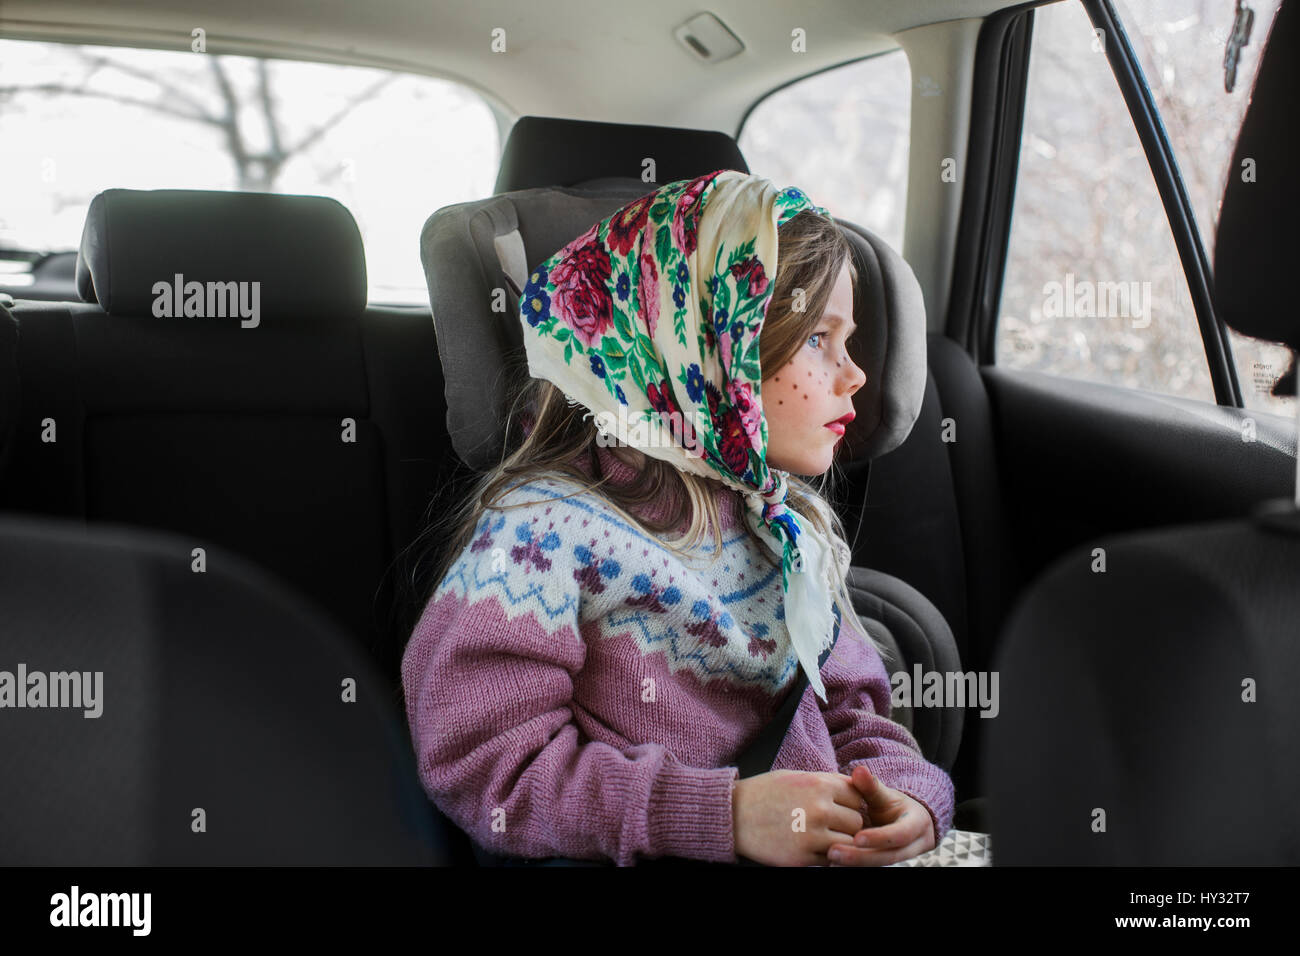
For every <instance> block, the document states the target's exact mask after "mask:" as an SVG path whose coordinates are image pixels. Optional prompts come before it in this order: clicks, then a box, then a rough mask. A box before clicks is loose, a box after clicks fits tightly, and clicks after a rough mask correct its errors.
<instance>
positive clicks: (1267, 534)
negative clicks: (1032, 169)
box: [986, 3, 1300, 866]
mask: <svg viewBox="0 0 1300 956" xmlns="http://www.w3.org/2000/svg"><path fill="white" fill-rule="evenodd" d="M1298 53H1300V8H1297V5H1296V4H1294V3H1291V4H1283V5H1282V7H1281V8H1280V9H1279V11H1278V13H1277V15H1276V18H1275V20H1274V23H1273V27H1272V30H1271V32H1270V36H1269V38H1268V41H1267V46H1266V48H1265V52H1264V54H1263V56H1262V59H1261V62H1260V68H1259V72H1258V74H1257V76H1256V81H1255V88H1254V91H1253V95H1252V97H1251V103H1250V107H1249V109H1248V111H1247V114H1246V118H1245V121H1244V122H1243V125H1242V129H1241V134H1240V136H1239V138H1238V141H1237V145H1236V150H1235V153H1234V156H1233V163H1232V166H1231V167H1230V168H1231V170H1233V171H1234V174H1233V175H1229V177H1228V187H1227V190H1226V193H1225V196H1224V201H1223V206H1222V213H1221V218H1220V226H1219V235H1218V239H1217V242H1216V253H1215V269H1216V276H1215V298H1216V309H1217V311H1218V313H1219V314H1220V315H1221V316H1222V317H1223V318H1224V319H1225V320H1226V321H1227V322H1229V324H1231V325H1233V326H1234V327H1235V328H1237V329H1238V330H1239V331H1241V332H1243V333H1245V334H1247V335H1254V336H1261V337H1267V338H1271V339H1274V340H1277V341H1282V342H1284V343H1286V344H1287V345H1289V346H1290V347H1291V348H1292V349H1295V348H1297V347H1300V321H1297V313H1296V311H1295V309H1294V307H1293V305H1292V302H1291V297H1292V296H1291V292H1292V290H1291V272H1292V263H1293V262H1294V261H1295V256H1296V254H1297V253H1300V248H1298V241H1297V237H1296V235H1295V231H1294V229H1293V228H1292V226H1291V223H1292V222H1294V220H1295V217H1296V215H1297V214H1300V206H1298V205H1297V189H1296V184H1295V182H1294V180H1293V177H1292V176H1291V174H1290V171H1289V170H1290V157H1291V156H1293V155H1294V153H1293V151H1292V150H1293V147H1294V140H1295V135H1296V134H1295V131H1294V124H1293V123H1292V120H1291V112H1292V105H1291V100H1292V99H1293V97H1294V91H1295V88H1296V83H1297V81H1298V80H1300V75H1298V69H1297V63H1298V62H1300V61H1298V60H1297V54H1298ZM1246 159H1255V160H1256V161H1257V163H1258V170H1259V175H1258V178H1257V180H1252V181H1249V182H1247V181H1239V179H1240V177H1238V176H1237V175H1235V171H1237V170H1241V169H1242V168H1243V166H1242V161H1243V160H1246ZM1292 381H1294V378H1292ZM1297 502H1300V487H1298V488H1297V497H1296V498H1295V499H1281V500H1277V501H1272V502H1264V503H1261V505H1260V507H1259V508H1258V509H1257V510H1256V512H1255V513H1253V514H1252V515H1251V516H1250V517H1249V518H1248V519H1246V520H1237V521H1220V522H1213V523H1204V524H1198V525H1191V526H1187V527H1179V528H1167V529H1162V530H1159V531H1152V532H1145V533H1141V534H1131V535H1122V536H1113V537H1107V538H1102V539H1100V540H1098V541H1096V542H1093V544H1092V545H1090V546H1087V547H1082V548H1076V549H1074V550H1073V551H1071V552H1069V553H1068V554H1066V555H1064V556H1063V557H1061V558H1060V559H1058V560H1057V561H1056V562H1055V563H1054V564H1053V565H1052V566H1051V567H1050V568H1049V569H1048V570H1047V571H1046V572H1045V573H1044V574H1043V576H1042V577H1041V578H1040V579H1039V580H1038V582H1037V583H1036V584H1035V585H1034V586H1033V587H1032V588H1031V589H1030V591H1029V592H1028V593H1027V594H1026V595H1025V596H1024V597H1023V598H1022V600H1021V602H1020V603H1019V604H1018V605H1017V607H1016V609H1015V610H1014V611H1013V613H1012V616H1011V618H1010V620H1009V622H1008V627H1007V632H1006V635H1005V637H1004V639H1003V642H1002V644H1001V646H1000V653H999V655H998V663H997V667H998V669H999V670H1000V671H1001V677H1002V680H1001V686H1002V688H1003V693H1002V702H1001V717H1000V719H998V720H997V721H996V723H995V726H994V728H993V730H992V731H991V733H990V748H989V761H988V764H987V766H986V771H987V777H986V785H987V787H988V790H989V793H990V796H991V805H990V809H991V814H992V825H993V833H994V836H995V840H996V843H997V847H998V851H997V862H998V863H1000V864H1017V865H1020V864H1086V865H1128V866H1197V865H1215V866H1222V865H1292V866H1294V865H1296V864H1297V863H1300V818H1297V816H1296V813H1295V807H1296V805H1297V801H1298V800H1300V747H1298V745H1297V743H1296V738H1295V733H1294V731H1295V728H1296V727H1297V726H1300V698H1297V696H1296V695H1295V693H1294V692H1293V691H1294V688H1295V686H1296V684H1297V682H1300V641H1297V640H1296V635H1297V622H1298V621H1300V587H1298V586H1297V582H1300V510H1298V509H1297Z"/></svg>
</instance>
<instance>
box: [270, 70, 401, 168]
mask: <svg viewBox="0 0 1300 956" xmlns="http://www.w3.org/2000/svg"><path fill="white" fill-rule="evenodd" d="M395 79H397V74H395V73H389V74H388V75H387V76H385V77H384V78H383V79H381V80H379V81H378V82H376V83H372V84H370V86H368V87H367V88H366V89H364V90H362V91H361V92H360V93H358V94H357V95H356V96H354V97H352V98H351V99H350V100H348V102H347V105H346V106H344V107H343V108H342V109H341V110H339V111H338V112H337V113H335V114H334V115H333V116H331V117H330V118H329V119H327V120H326V121H325V122H324V123H322V124H321V125H320V126H318V127H316V129H314V130H312V132H310V133H308V134H307V135H306V136H305V137H303V138H302V139H301V140H300V141H299V142H298V145H296V146H295V147H294V148H293V149H292V150H291V152H294V153H301V152H304V151H305V150H307V149H310V148H311V147H312V146H314V145H315V144H316V143H317V142H318V141H319V140H320V139H321V137H323V136H324V135H325V134H326V133H328V132H329V131H330V130H331V129H333V128H334V127H335V126H337V125H338V124H339V123H341V122H342V121H343V119H344V117H346V116H347V115H348V114H349V113H351V112H352V111H353V110H354V109H356V108H357V106H358V105H360V104H361V103H364V102H365V101H366V100H368V99H370V98H371V97H373V96H374V95H375V94H376V93H378V92H379V91H380V90H382V89H383V88H384V87H385V86H387V85H388V84H390V83H392V82H393V80H395Z"/></svg>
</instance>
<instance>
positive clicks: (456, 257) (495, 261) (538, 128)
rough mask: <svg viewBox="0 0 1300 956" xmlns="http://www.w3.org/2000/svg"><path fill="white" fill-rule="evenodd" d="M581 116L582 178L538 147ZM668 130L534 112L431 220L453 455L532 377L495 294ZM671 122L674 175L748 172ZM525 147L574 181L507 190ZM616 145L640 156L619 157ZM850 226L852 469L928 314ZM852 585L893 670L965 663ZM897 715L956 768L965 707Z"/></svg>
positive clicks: (476, 460)
mask: <svg viewBox="0 0 1300 956" xmlns="http://www.w3.org/2000/svg"><path fill="white" fill-rule="evenodd" d="M552 123H553V124H554V126H553V127H551V126H550V124H552ZM575 123H576V124H577V126H578V127H580V128H581V127H588V126H596V127H600V128H602V129H604V130H605V135H603V136H602V137H600V140H599V142H600V144H601V149H602V150H604V152H603V153H601V152H597V153H595V154H594V155H598V156H601V157H602V159H604V160H605V162H604V163H603V164H601V165H593V160H592V158H591V157H592V156H593V153H592V152H591V151H579V152H580V154H581V156H582V160H581V164H580V165H581V169H582V174H583V175H587V176H589V177H591V178H590V179H588V180H587V181H575V180H574V179H573V178H572V177H568V176H565V175H564V174H563V170H562V169H561V168H560V166H561V165H562V164H561V163H560V162H559V161H558V160H556V159H555V156H556V152H555V151H554V150H548V149H543V148H542V146H543V144H544V143H556V144H559V143H566V144H572V143H573V142H574V140H575V138H576V139H577V140H579V141H581V140H582V139H583V136H581V135H579V133H581V132H582V130H581V129H577V130H575ZM586 132H587V134H588V137H589V136H590V131H589V130H587V131H586ZM662 132H663V131H662V130H660V129H658V128H655V127H632V126H624V125H621V124H581V123H578V121H571V120H555V121H551V120H546V119H542V118H538V117H528V118H526V120H525V121H521V122H520V124H519V127H517V128H516V130H515V131H512V134H511V137H510V139H509V141H508V142H507V145H506V151H505V157H504V158H503V160H502V176H501V177H499V179H498V194H497V195H494V196H492V197H489V198H487V199H483V200H478V201H474V202H466V203H459V204H456V205H453V206H447V207H445V208H443V209H439V210H438V211H437V212H435V213H434V214H433V215H432V216H431V217H430V218H429V220H428V221H427V222H426V223H425V226H424V230H423V233H422V236H421V259H422V261H423V264H424V270H425V277H426V280H427V283H428V286H429V296H430V304H431V307H432V311H433V321H434V325H435V328H436V330H437V338H438V350H439V358H440V359H441V362H442V365H443V373H444V377H445V379H446V387H447V396H446V397H447V427H448V432H449V434H450V437H451V442H452V445H453V447H454V448H455V451H456V453H457V455H458V456H459V457H460V458H461V459H462V461H463V462H464V463H465V464H466V465H467V466H469V467H470V468H472V469H474V470H476V471H483V470H486V469H488V468H490V467H491V466H492V465H493V464H495V463H496V462H497V461H499V460H500V459H501V457H502V454H503V452H504V450H505V448H506V444H507V440H508V439H507V435H506V433H505V425H504V423H505V419H506V411H507V408H506V406H507V401H508V387H507V385H508V383H510V382H512V381H516V380H517V378H518V377H519V376H520V375H524V376H526V375H527V366H526V362H525V357H524V353H523V337H522V331H521V329H520V327H519V318H518V313H517V310H516V309H514V308H506V309H505V310H497V311H494V310H493V308H492V303H493V301H494V295H495V298H496V300H497V301H502V297H501V295H497V294H496V293H497V290H501V291H502V292H503V293H504V301H506V302H510V301H511V294H510V291H509V289H510V284H511V283H513V285H514V286H515V287H516V288H523V286H524V284H525V281H526V279H527V275H528V272H529V271H530V268H531V264H535V263H537V262H540V261H542V260H543V259H545V258H546V257H547V256H549V255H551V254H553V253H554V252H555V251H556V250H557V249H560V248H561V247H563V246H564V245H565V244H566V243H568V242H569V241H571V240H572V239H574V238H575V237H577V236H578V235H580V234H581V233H582V232H584V231H585V230H586V229H587V228H589V227H590V226H591V224H592V223H593V222H596V221H599V220H600V219H602V218H604V217H605V216H608V215H610V214H611V213H613V212H615V211H616V210H618V209H619V208H621V207H622V206H624V205H626V204H627V203H628V202H631V201H632V200H634V199H636V198H638V197H640V196H643V195H645V194H646V193H647V192H650V191H652V190H653V189H655V188H656V185H655V184H654V183H649V184H647V183H645V182H643V181H642V180H641V179H639V178H636V177H630V178H629V177H623V176H611V175H608V173H609V172H610V171H612V170H614V171H616V170H618V169H620V168H623V169H626V168H638V169H639V168H640V159H639V157H642V156H645V155H655V156H656V157H658V156H659V150H658V146H657V143H656V139H655V137H656V136H658V135H661V134H662ZM673 132H674V134H676V135H674V137H673V150H674V154H673V155H674V157H675V159H674V163H673V165H672V167H671V168H672V169H673V173H672V175H673V176H674V177H675V178H687V177H690V176H695V175H700V174H702V173H704V172H708V171H710V170H712V169H717V168H734V169H739V170H741V171H747V168H746V167H745V165H744V161H743V159H741V158H740V156H739V151H738V150H735V149H734V143H731V141H730V139H729V138H725V137H724V140H725V141H723V140H719V139H718V137H719V136H721V135H722V134H717V133H699V134H697V135H698V140H697V141H696V142H695V145H696V149H695V153H696V155H697V156H698V157H700V159H699V161H698V162H697V163H696V165H693V166H692V165H691V164H690V163H689V162H688V161H687V159H686V158H685V156H686V154H688V153H689V151H690V149H689V147H690V144H691V139H690V137H689V136H688V135H686V134H690V133H692V132H693V131H681V130H677V131H673ZM728 143H730V145H731V149H728ZM521 156H522V157H530V156H547V157H548V161H549V164H550V165H549V167H548V170H549V173H550V175H551V177H552V178H553V179H554V180H556V181H558V182H565V183H572V185H536V184H535V183H536V180H535V179H531V180H525V181H526V182H527V183H528V185H526V186H525V188H519V189H509V190H506V191H502V187H503V186H511V185H514V183H512V182H511V180H510V176H509V175H507V173H508V172H509V171H514V173H515V174H518V173H519V170H521V169H522V167H523V163H522V162H520V160H519V157H521ZM619 157H624V158H630V157H638V158H637V159H636V161H635V162H634V163H631V164H630V166H629V164H624V165H623V166H622V167H620V166H619V165H618V159H619ZM660 168H661V169H663V168H664V166H662V165H661V166H660ZM602 173H603V174H604V175H601V174H602ZM665 181H668V180H665ZM841 225H842V227H843V228H844V231H845V235H846V236H847V237H848V238H849V240H850V245H851V247H852V249H853V255H854V259H855V265H856V267H857V269H858V273H859V284H858V287H857V288H856V289H855V295H854V298H855V313H856V314H855V320H856V321H857V323H858V325H859V329H860V331H859V332H858V333H857V335H856V336H855V345H853V346H851V348H856V349H857V350H858V354H861V355H862V359H861V360H859V364H860V365H862V366H863V367H864V369H865V370H866V371H867V383H866V385H865V386H864V387H863V388H862V389H861V390H860V391H859V393H858V394H857V395H855V397H854V405H855V409H856V411H857V419H856V420H855V421H854V423H853V425H854V426H856V434H855V439H856V440H855V441H853V442H852V443H850V442H849V441H847V440H846V442H845V446H846V447H845V449H844V450H845V452H846V453H847V454H846V456H845V460H842V464H843V466H844V467H845V468H846V469H851V468H855V467H864V466H866V465H869V463H870V461H871V459H873V458H876V457H879V456H881V455H884V454H886V453H888V452H889V451H890V450H891V449H893V448H895V447H897V446H898V445H899V444H900V443H901V442H902V441H903V440H904V439H905V438H906V437H907V434H908V432H909V431H910V429H911V427H912V423H913V422H914V421H915V419H916V415H917V412H918V409H919V407H920V404H921V398H922V393H923V391H924V387H925V379H926V357H925V345H926V339H925V313H924V303H923V300H922V297H921V292H920V289H919V286H918V284H917V281H916V278H915V276H914V275H913V273H912V271H911V269H910V267H909V266H908V265H907V264H906V262H904V261H903V259H902V258H901V257H900V256H899V255H898V254H897V253H896V252H895V251H894V250H892V249H891V248H890V247H889V246H888V245H887V244H886V243H884V242H883V241H882V240H880V239H879V238H878V237H877V236H875V235H874V234H873V233H870V232H868V231H867V230H865V229H861V228H859V227H857V226H853V225H852V224H849V223H841ZM507 279H508V280H509V282H507ZM856 358H857V355H855V359H856ZM849 530H850V533H852V530H853V529H852V528H850V529H849ZM850 583H851V585H852V593H853V596H854V603H855V610H856V611H857V613H858V615H859V619H860V620H861V621H862V622H863V626H864V627H865V628H866V629H867V630H868V631H869V632H870V633H871V634H872V636H873V637H875V638H877V639H878V640H880V641H881V642H882V643H883V644H884V645H885V646H886V647H887V648H889V650H890V651H891V653H892V658H891V661H890V662H889V666H888V669H889V670H891V671H894V670H901V669H907V670H909V671H910V670H911V668H912V666H913V664H914V663H920V664H921V665H922V666H923V668H926V669H932V670H940V671H959V670H960V669H961V665H960V659H959V656H958V653H957V647H956V644H955V642H954V640H953V636H952V633H951V630H950V629H949V628H948V626H947V624H946V622H945V621H944V619H943V617H942V616H941V615H940V614H939V613H938V612H937V611H936V610H935V609H934V607H933V605H932V604H931V603H930V602H929V601H927V600H926V599H925V598H924V597H922V596H921V594H920V593H919V592H917V591H916V590H915V589H913V588H911V587H909V586H908V585H907V584H906V583H904V582H902V581H899V580H898V579H896V578H891V577H890V576H888V575H884V574H881V573H879V572H874V571H871V570H869V569H865V568H855V569H853V572H852V576H851V582H850ZM892 716H893V718H894V719H895V720H897V721H898V722H899V723H901V724H903V725H904V726H906V727H908V729H909V730H911V731H912V733H913V734H914V736H915V737H916V739H917V742H918V744H919V745H920V746H921V748H922V751H923V752H924V754H925V756H926V758H927V759H929V760H930V761H931V762H933V763H935V764H936V765H938V766H941V767H943V768H944V769H945V770H948V769H950V768H951V766H952V763H953V761H954V760H955V758H956V753H957V748H958V745H959V744H960V740H961V729H962V720H963V709H962V708H960V707H945V708H927V709H917V710H914V711H908V710H904V709H902V708H900V709H899V710H898V711H896V712H895V713H894V714H893V715H892ZM967 826H970V823H967ZM476 852H478V853H479V857H480V860H481V861H482V862H491V858H490V856H489V855H487V854H482V853H481V851H477V848H476Z"/></svg>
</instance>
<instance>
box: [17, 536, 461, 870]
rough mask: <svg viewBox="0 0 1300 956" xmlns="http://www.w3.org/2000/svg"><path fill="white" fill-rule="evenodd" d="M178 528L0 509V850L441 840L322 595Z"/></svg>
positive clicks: (434, 852)
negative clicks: (280, 581) (104, 523)
mask: <svg viewBox="0 0 1300 956" xmlns="http://www.w3.org/2000/svg"><path fill="white" fill-rule="evenodd" d="M192 543H193V539H192V538H191V537H190V536H188V535H185V536H181V535H176V534H170V533H164V532H157V531H144V530H141V529H123V528H107V527H94V528H84V527H81V526H80V524H79V522H75V521H70V520H68V519H55V518H39V519H37V518H33V517H31V516H17V515H13V514H8V515H3V516H0V568H4V573H3V574H0V621H3V648H4V660H3V661H2V662H0V669H2V670H3V671H5V672H6V673H5V678H6V680H7V681H8V682H11V684H12V686H11V687H10V692H11V693H13V692H16V693H17V694H19V695H22V699H23V705H22V706H15V701H14V700H13V699H12V697H11V699H10V700H9V701H8V702H7V705H6V708H5V711H4V719H3V720H0V753H3V754H4V765H5V766H4V772H3V773H0V807H2V808H3V812H0V863H3V864H6V865H11V866H14V865H18V866H23V865H27V866H78V867H84V866H232V865H239V866H339V865H346V866H412V865H430V864H438V863H442V862H445V860H446V859H447V857H446V853H445V850H446V844H445V843H444V835H443V833H442V831H441V830H440V828H439V827H438V825H437V823H436V822H435V819H436V818H435V817H434V816H433V815H432V814H431V813H430V811H429V807H428V803H427V800H426V799H425V796H424V794H423V792H422V789H421V787H420V783H419V778H418V776H417V774H416V772H415V765H414V761H413V759H412V755H411V750H410V745H409V741H408V740H407V737H406V733H405V730H404V727H403V723H404V722H403V721H402V720H401V717H400V714H399V712H398V711H397V710H395V709H394V708H393V707H392V706H391V702H390V701H389V699H388V690H387V686H386V681H385V680H384V679H383V678H382V677H381V676H380V675H379V673H378V672H377V670H376V668H375V667H374V665H373V664H372V663H371V662H370V661H369V660H368V659H367V658H366V656H365V655H364V654H363V653H362V652H361V650H360V649H359V648H357V646H356V644H355V642H354V641H352V640H351V639H350V638H349V637H347V636H346V635H344V634H343V632H341V631H340V630H339V629H338V628H337V627H336V626H335V625H334V624H333V622H331V621H330V620H329V619H328V618H327V617H326V616H325V615H324V614H322V613H321V612H320V610H319V609H318V608H316V607H315V606H313V605H312V604H310V603H309V602H306V601H304V600H303V599H301V598H300V597H298V596H296V595H294V594H292V593H291V592H289V591H287V590H286V589H284V588H282V587H279V586H278V585H277V584H276V582H275V581H273V580H272V579H271V578H270V576H268V575H266V574H265V573H264V572H263V571H261V570H260V569H259V568H257V567H255V566H254V565H252V564H250V563H249V562H247V561H245V560H244V559H242V558H241V557H239V556H238V555H235V554H233V553H231V552H227V551H225V550H224V549H222V548H219V547H212V548H210V550H209V553H208V561H207V568H206V571H204V572H203V573H195V572H194V570H193V558H192V555H191V545H192Z"/></svg>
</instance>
